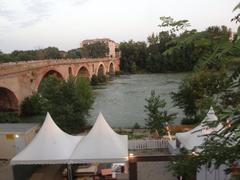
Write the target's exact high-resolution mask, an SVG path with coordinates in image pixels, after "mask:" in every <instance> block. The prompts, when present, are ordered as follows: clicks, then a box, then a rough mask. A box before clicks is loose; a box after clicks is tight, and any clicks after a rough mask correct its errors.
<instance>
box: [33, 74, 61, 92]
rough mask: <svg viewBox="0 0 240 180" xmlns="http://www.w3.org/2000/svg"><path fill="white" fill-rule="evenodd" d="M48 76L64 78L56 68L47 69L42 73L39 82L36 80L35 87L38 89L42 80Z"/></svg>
mask: <svg viewBox="0 0 240 180" xmlns="http://www.w3.org/2000/svg"><path fill="white" fill-rule="evenodd" d="M49 76H55V77H57V78H58V79H61V80H63V81H64V80H65V79H64V77H63V75H62V74H61V73H60V72H58V71H56V70H53V69H51V70H49V71H47V72H46V73H43V75H42V76H41V78H39V82H37V85H36V89H37V90H38V89H39V86H40V85H41V83H42V82H43V81H44V79H45V78H47V77H49Z"/></svg>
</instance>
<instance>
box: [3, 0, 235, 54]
mask: <svg viewBox="0 0 240 180" xmlns="http://www.w3.org/2000/svg"><path fill="white" fill-rule="evenodd" d="M238 3H239V0H0V50H2V51H3V52H11V51H13V50H16V49H17V50H26V49H39V48H46V47H48V46H56V47H58V48H59V49H61V50H69V49H73V48H78V47H79V44H80V42H81V41H82V40H84V39H91V38H111V39H113V40H115V41H116V42H121V41H128V40H130V39H133V40H135V41H145V40H146V38H147V36H148V35H150V34H151V33H152V32H159V31H160V28H159V27H158V24H160V20H159V17H160V16H171V17H173V18H175V19H176V20H180V19H188V20H189V21H190V23H191V25H192V27H191V28H196V29H198V30H204V29H206V28H207V27H208V26H212V25H227V26H228V27H230V28H232V30H233V31H236V29H237V24H236V23H235V22H231V18H233V17H234V15H235V14H236V13H237V12H232V10H233V8H234V7H235V6H236V5H237V4H238Z"/></svg>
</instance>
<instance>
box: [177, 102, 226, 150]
mask: <svg viewBox="0 0 240 180" xmlns="http://www.w3.org/2000/svg"><path fill="white" fill-rule="evenodd" d="M217 120H218V118H217V116H216V115H215V112H214V110H213V108H212V107H211V108H210V110H209V111H208V113H207V116H206V117H205V118H204V120H203V121H202V123H201V124H199V125H198V126H197V127H195V128H193V129H191V130H190V131H187V132H183V133H176V139H177V140H178V141H180V143H181V146H182V147H184V148H186V149H187V150H193V149H194V148H195V147H198V146H200V145H202V144H203V143H204V142H205V138H206V137H207V135H209V134H211V133H212V132H214V131H218V130H220V129H221V128H222V127H223V126H222V124H219V125H218V126H216V127H213V128H210V127H208V125H207V124H206V123H207V122H214V121H217Z"/></svg>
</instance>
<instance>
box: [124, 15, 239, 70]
mask: <svg viewBox="0 0 240 180" xmlns="http://www.w3.org/2000/svg"><path fill="white" fill-rule="evenodd" d="M160 20H161V24H160V25H159V26H160V28H162V29H164V31H161V32H159V33H153V34H152V35H150V36H149V37H148V38H147V42H134V41H132V40H130V41H128V42H122V43H120V50H121V70H122V71H125V72H128V73H136V72H139V71H144V72H150V73H159V72H184V71H192V70H193V68H194V66H195V65H196V64H197V63H198V62H199V61H200V60H201V59H203V57H204V56H205V55H206V54H211V53H213V52H214V50H215V49H216V47H217V46H219V45H221V44H224V43H229V42H230V39H231V36H232V32H231V30H230V29H228V28H227V27H226V26H221V27H218V26H212V27H209V28H207V29H206V30H205V31H201V32H198V31H197V30H195V29H192V30H187V28H188V27H189V26H190V24H189V23H188V21H187V20H180V21H175V20H174V19H172V18H171V17H161V18H160ZM235 40H236V37H232V39H231V41H235Z"/></svg>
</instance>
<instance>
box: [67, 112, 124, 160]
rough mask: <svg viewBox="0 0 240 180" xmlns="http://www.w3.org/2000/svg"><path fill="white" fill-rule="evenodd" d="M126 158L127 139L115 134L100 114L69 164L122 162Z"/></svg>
mask: <svg viewBox="0 0 240 180" xmlns="http://www.w3.org/2000/svg"><path fill="white" fill-rule="evenodd" d="M127 157H128V139H127V136H125V135H119V134H117V133H115V132H114V131H113V130H112V128H111V127H110V126H109V125H108V123H107V122H106V120H105V119H104V117H103V115H102V113H101V112H100V113H99V115H98V118H97V120H96V122H95V124H94V126H93V127H92V129H91V130H90V132H89V133H88V135H87V136H85V137H84V138H83V139H82V140H81V141H80V142H79V143H78V145H77V147H76V148H75V150H74V152H73V153H72V155H71V158H70V161H71V162H70V163H82V162H122V161H126V160H127Z"/></svg>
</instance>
